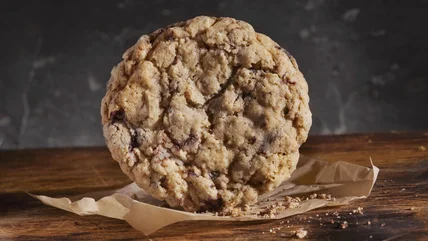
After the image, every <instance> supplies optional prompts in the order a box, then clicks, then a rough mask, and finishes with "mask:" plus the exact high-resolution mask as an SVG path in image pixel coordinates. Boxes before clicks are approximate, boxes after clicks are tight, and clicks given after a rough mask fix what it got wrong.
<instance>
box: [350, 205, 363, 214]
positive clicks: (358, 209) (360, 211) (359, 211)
mask: <svg viewBox="0 0 428 241" xmlns="http://www.w3.org/2000/svg"><path fill="white" fill-rule="evenodd" d="M352 212H353V213H358V214H363V208H362V207H358V208H357V209H354V210H352Z"/></svg>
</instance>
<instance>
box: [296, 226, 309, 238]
mask: <svg viewBox="0 0 428 241" xmlns="http://www.w3.org/2000/svg"><path fill="white" fill-rule="evenodd" d="M295 235H296V237H297V238H299V239H302V238H305V237H306V235H308V231H306V230H304V229H302V228H301V229H297V230H296V234H295Z"/></svg>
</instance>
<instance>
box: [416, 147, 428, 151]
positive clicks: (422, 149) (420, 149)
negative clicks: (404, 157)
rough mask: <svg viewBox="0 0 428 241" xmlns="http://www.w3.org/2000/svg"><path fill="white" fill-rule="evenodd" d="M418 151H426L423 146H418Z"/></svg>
mask: <svg viewBox="0 0 428 241" xmlns="http://www.w3.org/2000/svg"><path fill="white" fill-rule="evenodd" d="M418 149H419V151H426V150H427V148H426V147H425V146H418Z"/></svg>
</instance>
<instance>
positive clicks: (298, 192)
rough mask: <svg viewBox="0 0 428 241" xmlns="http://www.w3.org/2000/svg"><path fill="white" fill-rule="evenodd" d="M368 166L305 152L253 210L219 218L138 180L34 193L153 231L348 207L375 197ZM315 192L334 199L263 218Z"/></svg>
mask: <svg viewBox="0 0 428 241" xmlns="http://www.w3.org/2000/svg"><path fill="white" fill-rule="evenodd" d="M370 163H371V167H363V166H359V165H354V164H351V163H347V162H341V161H339V162H325V161H320V160H316V159H313V158H308V157H304V156H301V158H300V160H299V164H298V166H297V169H296V171H294V172H293V174H292V175H291V177H290V178H289V179H288V180H287V181H286V182H284V183H282V184H281V185H280V186H279V187H278V188H276V189H275V190H274V191H272V192H270V193H268V194H264V195H262V196H261V197H259V202H258V203H256V204H254V205H252V206H251V207H250V211H249V213H248V214H246V215H244V216H240V217H231V216H215V215H214V214H213V213H190V212H185V211H180V210H175V209H171V208H165V207H163V206H164V204H165V203H164V202H162V201H159V200H156V199H154V198H152V197H151V196H150V195H149V194H148V193H146V192H145V191H144V190H142V189H140V188H139V187H138V186H137V185H136V184H135V183H132V184H129V185H127V186H125V187H123V188H120V189H118V190H112V191H103V192H95V193H87V194H83V195H79V196H75V197H70V198H67V197H63V198H52V197H47V196H43V195H33V194H30V195H31V196H32V197H34V198H37V199H39V200H40V201H42V202H43V203H44V204H46V205H49V206H53V207H56V208H60V209H63V210H66V211H69V212H72V213H75V214H78V215H95V214H97V215H102V216H106V217H110V218H116V219H122V220H125V221H126V222H128V223H129V224H130V225H131V226H132V227H134V228H135V229H137V230H140V231H141V232H143V233H144V234H145V235H149V234H151V233H153V232H155V231H156V230H158V229H160V228H162V227H165V226H167V225H170V224H172V223H175V222H180V221H186V220H223V221H248V220H260V219H280V218H284V217H288V216H292V215H296V214H299V213H304V212H307V211H309V210H312V209H315V208H320V207H325V206H339V205H346V204H348V203H349V202H351V201H353V200H356V199H362V198H366V197H368V196H369V195H370V192H371V190H372V188H373V185H374V183H375V182H376V178H377V176H378V173H379V168H377V167H376V166H374V165H373V163H372V162H371V159H370ZM313 193H318V194H321V193H324V194H331V196H332V197H334V198H333V199H330V200H326V199H319V198H315V199H309V200H303V201H301V202H300V206H299V207H296V208H290V209H285V210H281V211H280V212H279V213H277V214H276V215H275V216H274V217H272V216H271V217H262V216H261V215H257V213H258V212H260V211H263V210H266V207H268V206H270V205H273V204H278V203H281V204H282V203H286V201H285V197H286V196H294V197H308V196H309V195H310V194H313Z"/></svg>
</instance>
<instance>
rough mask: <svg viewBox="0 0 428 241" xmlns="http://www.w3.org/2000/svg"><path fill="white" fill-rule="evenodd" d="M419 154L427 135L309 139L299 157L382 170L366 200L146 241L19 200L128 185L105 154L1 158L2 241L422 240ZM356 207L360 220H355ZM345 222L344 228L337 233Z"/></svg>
mask: <svg viewBox="0 0 428 241" xmlns="http://www.w3.org/2000/svg"><path fill="white" fill-rule="evenodd" d="M423 147H425V148H427V149H428V133H389V134H371V135H344V136H312V137H310V138H309V140H308V142H307V143H306V144H304V146H303V147H302V150H301V152H302V153H303V154H304V155H307V156H310V157H317V158H319V159H323V160H328V161H337V160H343V161H348V162H352V163H356V164H359V165H367V166H368V165H369V161H368V160H369V157H371V158H372V159H373V161H374V163H375V165H377V166H378V167H379V168H380V170H381V171H380V175H379V178H378V181H377V183H376V185H375V188H374V190H373V193H372V195H371V196H370V197H369V198H368V199H365V200H360V201H356V202H354V203H352V204H351V205H349V206H343V207H335V208H324V209H319V210H315V211H311V212H308V213H306V214H303V215H298V216H294V217H291V218H286V219H282V220H276V221H252V222H212V221H211V222H208V221H199V222H181V223H176V224H173V225H171V226H168V227H165V228H163V229H161V230H160V231H158V232H156V233H154V234H152V235H150V237H145V236H144V235H143V234H142V233H140V232H138V231H136V230H134V229H133V228H132V227H130V226H129V225H128V224H127V223H125V222H124V221H120V220H115V219H110V218H105V217H100V216H84V217H80V216H77V215H75V214H71V213H68V212H65V211H62V210H59V209H55V208H52V207H48V206H45V205H43V204H42V203H41V202H39V201H38V200H35V199H33V198H31V197H29V196H28V195H27V194H25V193H24V191H29V192H32V193H38V194H39V193H40V194H41V193H43V194H49V195H74V194H79V193H84V192H91V191H95V190H106V189H112V188H116V187H120V186H123V185H125V184H127V183H129V180H128V178H127V177H126V176H125V175H124V174H122V172H121V171H120V169H119V167H118V165H117V163H116V162H114V161H113V160H112V159H111V157H110V154H109V152H108V150H107V149H106V148H104V147H99V148H72V149H38V150H16V151H2V152H0V239H1V240H52V239H54V240H95V239H101V240H105V239H110V240H111V239H126V240H129V239H138V240H140V239H149V238H150V239H152V240H186V239H188V240H248V239H259V240H271V239H284V238H293V237H294V236H293V233H292V232H293V231H294V230H296V229H298V228H304V229H305V230H307V231H308V235H307V237H306V238H307V239H308V240H339V239H340V240H341V239H346V240H415V239H420V240H425V239H426V240H428V225H427V221H428V150H424V148H423ZM357 207H363V208H364V214H353V213H352V211H353V210H354V209H356V208H357ZM334 212H338V213H339V216H340V218H337V217H336V216H334V215H333V213H334ZM350 213H352V215H351V214H350ZM332 220H333V221H334V223H331V221H332ZM345 220H346V221H347V222H348V224H349V226H348V228H346V229H341V228H340V225H339V223H340V222H343V221H345ZM368 221H370V222H371V225H367V222H368ZM279 228H280V230H278V229H279ZM270 229H273V230H274V231H273V232H270Z"/></svg>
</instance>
